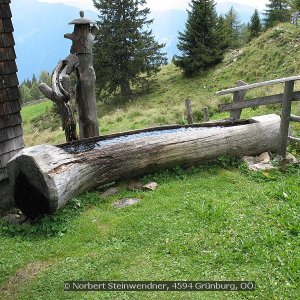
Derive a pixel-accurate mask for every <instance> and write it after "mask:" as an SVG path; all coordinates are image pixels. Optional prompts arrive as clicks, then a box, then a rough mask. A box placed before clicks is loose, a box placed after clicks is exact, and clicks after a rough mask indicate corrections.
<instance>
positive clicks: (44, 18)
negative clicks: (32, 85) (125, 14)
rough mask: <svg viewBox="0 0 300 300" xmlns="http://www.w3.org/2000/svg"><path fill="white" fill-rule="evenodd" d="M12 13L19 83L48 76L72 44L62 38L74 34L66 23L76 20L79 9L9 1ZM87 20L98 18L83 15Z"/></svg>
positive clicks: (28, 1)
mask: <svg viewBox="0 0 300 300" xmlns="http://www.w3.org/2000/svg"><path fill="white" fill-rule="evenodd" d="M11 9H12V14H13V24H14V28H15V33H14V36H15V42H16V53H17V56H18V58H17V64H18V68H19V72H18V76H19V80H20V81H22V80H23V79H25V78H31V77H32V74H33V73H35V74H36V75H38V74H39V73H40V72H41V71H42V70H47V71H50V72H51V71H52V70H53V69H54V67H55V66H56V64H57V63H58V62H59V60H61V59H63V58H65V57H66V56H67V55H68V53H69V50H70V46H71V41H70V40H67V39H65V38H64V34H65V33H71V32H72V31H73V26H70V25H68V23H69V22H70V21H71V20H73V19H75V18H78V17H79V9H78V8H75V7H71V6H66V5H63V4H49V3H42V2H38V1H35V0H16V1H12V4H11ZM86 16H87V17H91V18H96V17H97V15H96V13H95V12H92V11H89V12H86Z"/></svg>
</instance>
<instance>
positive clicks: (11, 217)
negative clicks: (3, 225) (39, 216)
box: [2, 214, 20, 225]
mask: <svg viewBox="0 0 300 300" xmlns="http://www.w3.org/2000/svg"><path fill="white" fill-rule="evenodd" d="M2 220H3V221H4V222H8V223H10V224H14V225H17V224H20V221H19V220H20V216H19V215H16V214H9V215H7V216H5V217H3V218H2Z"/></svg>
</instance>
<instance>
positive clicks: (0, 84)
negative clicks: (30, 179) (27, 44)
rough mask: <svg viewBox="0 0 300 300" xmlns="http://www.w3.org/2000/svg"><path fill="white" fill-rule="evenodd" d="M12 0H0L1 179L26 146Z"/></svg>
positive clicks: (4, 177)
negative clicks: (9, 162)
mask: <svg viewBox="0 0 300 300" xmlns="http://www.w3.org/2000/svg"><path fill="white" fill-rule="evenodd" d="M10 2H11V1H10V0H0V182H1V181H2V180H4V179H6V178H7V173H6V165H7V162H8V161H9V160H10V159H11V158H12V157H13V156H15V155H16V154H17V153H18V151H19V150H21V149H22V148H23V147H24V142H23V131H22V126H21V116H20V110H21V107H20V94H19V88H18V85H19V82H18V77H17V71H18V69H17V65H16V61H15V60H16V53H15V50H14V45H15V42H14V37H13V31H14V28H13V24H12V21H11V17H12V15H11V10H10Z"/></svg>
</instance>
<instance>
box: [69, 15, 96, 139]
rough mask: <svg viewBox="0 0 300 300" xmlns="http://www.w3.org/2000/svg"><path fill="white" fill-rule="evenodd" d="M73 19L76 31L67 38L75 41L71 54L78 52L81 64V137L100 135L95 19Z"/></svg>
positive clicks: (78, 88)
mask: <svg viewBox="0 0 300 300" xmlns="http://www.w3.org/2000/svg"><path fill="white" fill-rule="evenodd" d="M80 17H81V18H80V19H76V20H73V21H72V22H71V23H70V24H74V25H75V28H74V32H73V33H72V34H66V35H65V38H67V39H71V40H72V41H73V44H72V48H71V54H76V55H77V57H78V59H79V66H78V68H77V70H76V76H77V84H76V102H77V106H78V119H79V120H78V121H79V132H80V138H89V137H95V136H99V124H98V117H97V104H96V96H95V82H96V75H95V71H94V68H93V53H92V49H93V43H94V39H95V28H96V27H95V26H91V25H95V22H94V21H91V20H88V19H86V18H84V12H83V11H81V12H80Z"/></svg>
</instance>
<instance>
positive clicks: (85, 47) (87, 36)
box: [65, 11, 96, 54]
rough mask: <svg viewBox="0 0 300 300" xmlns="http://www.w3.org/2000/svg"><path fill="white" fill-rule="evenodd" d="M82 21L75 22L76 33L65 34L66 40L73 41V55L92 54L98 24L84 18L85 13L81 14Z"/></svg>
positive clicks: (73, 22)
mask: <svg viewBox="0 0 300 300" xmlns="http://www.w3.org/2000/svg"><path fill="white" fill-rule="evenodd" d="M80 17H81V18H80V19H76V20H73V21H72V22H70V23H69V24H74V25H75V27H74V32H73V33H72V34H65V38H67V39H70V40H72V41H73V44H72V48H71V51H70V52H71V54H92V50H93V43H94V40H95V31H96V22H95V21H92V20H89V19H86V18H84V12H83V11H81V12H80Z"/></svg>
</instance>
